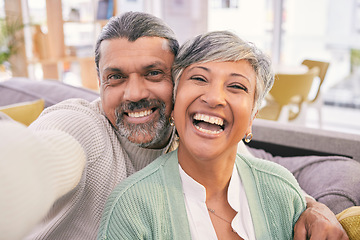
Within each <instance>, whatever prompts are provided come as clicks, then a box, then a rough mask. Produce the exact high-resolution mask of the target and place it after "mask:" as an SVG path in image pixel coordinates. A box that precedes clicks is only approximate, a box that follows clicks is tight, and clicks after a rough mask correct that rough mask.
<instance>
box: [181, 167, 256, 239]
mask: <svg viewBox="0 0 360 240" xmlns="http://www.w3.org/2000/svg"><path fill="white" fill-rule="evenodd" d="M179 170H180V177H181V182H182V187H183V191H184V199H185V205H186V211H187V215H188V220H189V225H190V232H191V237H192V239H194V240H202V239H204V240H210V239H217V237H216V233H215V229H214V227H213V225H212V223H211V219H210V215H209V212H208V210H207V206H206V189H205V187H204V186H202V185H201V184H200V183H198V182H196V181H195V180H194V179H193V178H191V177H190V176H189V175H187V174H186V173H185V172H184V170H183V169H182V168H181V166H180V165H179ZM228 201H229V204H230V206H231V207H232V208H233V209H234V210H235V211H236V212H237V214H236V215H235V217H234V219H233V220H232V222H231V227H232V228H233V230H234V231H235V232H236V233H237V234H238V235H239V236H240V237H241V238H243V239H244V240H255V239H256V238H255V232H254V226H253V224H252V218H251V214H250V209H249V204H248V201H247V198H246V194H245V190H244V187H243V185H242V182H241V179H240V176H239V173H238V171H237V169H236V167H234V169H233V173H232V176H231V179H230V184H229V189H228Z"/></svg>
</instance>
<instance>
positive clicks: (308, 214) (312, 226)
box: [294, 197, 349, 240]
mask: <svg viewBox="0 0 360 240" xmlns="http://www.w3.org/2000/svg"><path fill="white" fill-rule="evenodd" d="M305 199H306V203H307V207H306V210H305V211H304V212H303V213H302V214H301V216H300V218H299V219H298V221H297V222H296V224H295V228H294V232H295V233H294V240H306V239H310V240H315V239H316V240H349V238H348V236H347V235H346V232H345V230H344V229H343V228H342V226H341V224H340V223H339V222H338V220H337V219H336V216H335V215H334V213H333V212H332V211H331V210H330V209H329V208H328V207H326V206H325V205H324V204H322V203H319V202H317V201H315V200H314V199H313V198H311V197H305Z"/></svg>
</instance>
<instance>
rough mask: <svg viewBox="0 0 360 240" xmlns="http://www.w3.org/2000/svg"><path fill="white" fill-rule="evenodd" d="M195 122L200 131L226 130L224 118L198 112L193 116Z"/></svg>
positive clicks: (217, 131) (210, 132) (209, 132)
mask: <svg viewBox="0 0 360 240" xmlns="http://www.w3.org/2000/svg"><path fill="white" fill-rule="evenodd" d="M193 124H194V126H195V128H196V129H198V130H199V131H200V132H203V133H207V134H219V133H221V132H223V131H224V129H225V124H224V120H223V119H222V118H219V117H214V116H210V115H205V114H200V113H196V114H195V115H194V116H193Z"/></svg>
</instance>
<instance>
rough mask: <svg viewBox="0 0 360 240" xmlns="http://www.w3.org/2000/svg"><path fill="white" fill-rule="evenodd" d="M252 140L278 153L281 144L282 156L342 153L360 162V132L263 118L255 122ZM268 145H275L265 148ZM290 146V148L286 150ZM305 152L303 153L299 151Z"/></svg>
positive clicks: (271, 151) (261, 146) (267, 149)
mask: <svg viewBox="0 0 360 240" xmlns="http://www.w3.org/2000/svg"><path fill="white" fill-rule="evenodd" d="M253 134H254V137H253V141H254V142H255V144H253V145H250V146H252V147H256V146H254V145H256V143H257V142H258V143H262V145H261V144H260V148H264V149H265V150H266V151H269V152H270V153H272V154H274V151H275V155H276V149H275V150H274V145H277V146H278V147H280V149H278V152H280V154H278V155H280V156H295V155H307V154H309V153H312V154H315V155H341V156H347V157H350V158H352V159H355V160H357V161H359V162H360V151H359V149H358V148H359V145H360V135H356V134H349V133H341V132H335V131H328V130H322V129H314V128H307V127H304V126H300V125H294V124H289V123H279V122H275V121H269V120H264V119H255V120H254V122H253ZM266 145H268V146H270V145H272V147H270V148H269V147H268V148H266ZM286 149H287V150H286ZM299 152H303V153H304V154H297V153H299Z"/></svg>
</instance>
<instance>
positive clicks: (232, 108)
mask: <svg viewBox="0 0 360 240" xmlns="http://www.w3.org/2000/svg"><path fill="white" fill-rule="evenodd" d="M255 84H256V75H255V72H254V70H253V69H252V67H251V65H250V64H249V63H248V62H247V61H245V60H241V61H238V62H209V63H198V64H192V65H190V66H189V67H187V68H186V69H185V70H184V72H183V74H182V76H181V78H180V80H179V85H178V88H177V93H176V101H175V106H174V112H173V114H174V118H175V126H176V129H177V131H178V133H179V136H180V146H179V154H182V155H183V156H184V154H185V155H187V156H191V157H192V158H194V157H195V158H196V159H204V160H209V159H215V158H217V157H221V156H226V154H229V153H230V154H232V155H233V154H235V153H236V149H237V144H238V142H239V141H240V140H241V139H242V138H243V137H244V135H245V134H247V133H249V132H251V125H252V117H251V113H252V109H253V106H254V92H255ZM223 154H225V155H223Z"/></svg>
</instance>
